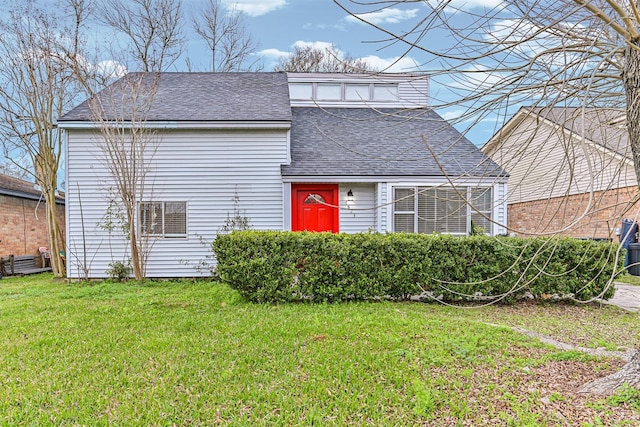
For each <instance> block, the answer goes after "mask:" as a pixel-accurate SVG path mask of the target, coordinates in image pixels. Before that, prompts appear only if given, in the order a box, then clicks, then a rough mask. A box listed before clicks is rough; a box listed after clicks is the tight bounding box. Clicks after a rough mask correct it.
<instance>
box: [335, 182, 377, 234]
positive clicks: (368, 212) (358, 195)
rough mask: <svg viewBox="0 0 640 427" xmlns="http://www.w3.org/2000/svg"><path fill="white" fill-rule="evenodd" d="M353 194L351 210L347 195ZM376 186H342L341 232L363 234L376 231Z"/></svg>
mask: <svg viewBox="0 0 640 427" xmlns="http://www.w3.org/2000/svg"><path fill="white" fill-rule="evenodd" d="M349 190H351V191H352V193H353V204H352V205H351V209H350V208H349V207H346V206H347V193H348V192H349ZM375 204H376V194H375V184H373V183H370V184H357V183H354V184H341V185H340V232H341V233H363V232H367V231H369V230H374V227H375V222H376V221H375V217H376V207H375Z"/></svg>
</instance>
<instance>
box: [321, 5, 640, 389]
mask: <svg viewBox="0 0 640 427" xmlns="http://www.w3.org/2000/svg"><path fill="white" fill-rule="evenodd" d="M334 2H335V3H336V4H338V5H339V6H340V7H342V8H343V9H344V10H345V11H346V12H347V13H349V14H350V15H351V16H352V17H353V18H355V19H357V20H360V21H362V22H365V23H368V24H369V25H371V26H373V27H375V28H377V29H379V30H380V31H381V32H383V33H384V34H385V36H384V40H381V41H383V42H384V43H385V44H389V43H400V44H402V45H404V47H405V48H406V50H405V54H409V53H411V54H412V55H421V56H422V57H424V62H423V64H422V71H424V72H428V73H430V74H432V75H433V76H435V77H436V78H442V79H448V80H449V83H450V85H449V88H450V89H451V90H452V92H451V93H449V94H447V96H446V97H442V96H441V97H440V99H437V100H434V101H435V102H434V104H433V105H432V106H433V107H434V108H442V107H453V106H455V107H457V108H459V109H462V110H463V111H464V113H462V114H460V121H461V122H463V121H469V122H470V123H471V124H470V125H468V127H472V126H473V125H474V124H477V123H478V122H479V121H481V120H483V119H485V118H487V117H491V118H493V120H495V121H496V123H497V127H498V126H500V120H501V119H503V120H504V119H506V118H507V115H509V114H510V113H512V112H513V107H514V106H519V105H527V106H530V107H537V106H540V107H545V108H551V107H554V106H561V107H567V106H571V107H580V108H583V110H586V109H587V108H588V107H595V108H605V107H606V108H620V107H624V108H625V109H626V129H627V132H628V141H629V145H630V147H631V151H632V154H633V161H634V167H635V172H636V176H637V181H638V183H639V184H640V8H639V7H638V4H637V2H635V1H627V0H563V1H555V2H554V1H544V0H524V1H521V0H517V1H516V0H504V1H502V2H498V3H497V6H495V7H483V6H476V7H474V5H473V3H470V4H465V3H464V2H459V1H455V0H447V1H440V2H430V1H428V2H423V3H424V5H425V6H426V7H427V8H428V9H427V10H428V11H427V12H426V13H425V14H424V16H423V17H422V18H421V19H418V20H417V21H416V22H415V23H414V24H412V25H411V26H410V27H409V28H403V29H401V30H394V29H392V28H385V27H383V26H381V25H380V24H376V23H374V22H372V21H375V19H374V18H375V17H376V16H379V14H380V13H381V11H384V10H385V9H390V8H395V7H398V5H399V2H396V1H382V2H381V1H373V0H372V1H365V2H361V1H355V0H334ZM376 22H377V21H376ZM396 28H397V27H396ZM443 32H444V35H445V37H442V34H443ZM431 34H438V35H439V36H440V37H439V41H440V42H439V43H430V41H432V38H431V37H429V36H430V35H431ZM572 120H575V118H574V119H572ZM535 139H536V135H535V134H532V135H531V136H530V138H529V140H528V141H523V144H525V145H526V144H531V143H533V142H534V140H535ZM561 143H562V144H564V147H563V148H564V149H565V151H566V153H567V155H566V160H567V161H566V163H565V164H566V165H567V167H571V164H572V162H573V160H574V159H575V156H574V155H573V154H572V153H571V151H572V150H573V149H574V148H573V146H572V145H570V141H568V140H564V141H562V142H561ZM524 151H525V150H524V149H523V152H524ZM512 161H517V158H516V159H512ZM630 207H631V204H629V206H628V208H630ZM628 208H627V209H628ZM559 231H563V230H559ZM624 382H627V383H629V384H630V385H632V386H635V387H640V351H637V352H636V353H635V355H634V356H633V357H632V358H631V361H630V362H629V364H628V365H627V366H626V367H625V369H623V371H621V373H619V374H616V376H615V378H608V379H603V380H602V381H600V382H597V383H593V384H589V385H588V386H585V388H584V391H589V392H597V393H609V392H612V391H613V390H614V389H615V388H616V387H618V386H620V385H621V384H623V383H624Z"/></svg>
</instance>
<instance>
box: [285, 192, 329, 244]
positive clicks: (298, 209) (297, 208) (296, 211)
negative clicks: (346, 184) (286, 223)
mask: <svg viewBox="0 0 640 427" xmlns="http://www.w3.org/2000/svg"><path fill="white" fill-rule="evenodd" d="M291 196H292V197H291V198H292V200H291V207H292V212H291V229H292V230H293V231H330V232H332V233H337V232H338V231H339V230H338V218H339V209H338V208H337V206H338V185H337V184H291Z"/></svg>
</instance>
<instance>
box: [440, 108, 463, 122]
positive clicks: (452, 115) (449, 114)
mask: <svg viewBox="0 0 640 427" xmlns="http://www.w3.org/2000/svg"><path fill="white" fill-rule="evenodd" d="M465 113H466V110H454V111H445V112H441V113H440V115H441V116H442V118H443V119H445V120H446V121H448V122H452V121H457V120H459V119H460V117H462V116H463V115H464V114H465Z"/></svg>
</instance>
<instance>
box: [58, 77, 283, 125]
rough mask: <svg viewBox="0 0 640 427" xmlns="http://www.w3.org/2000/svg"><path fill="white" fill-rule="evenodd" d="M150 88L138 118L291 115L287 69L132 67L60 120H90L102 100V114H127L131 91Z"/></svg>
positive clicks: (272, 117) (216, 118)
mask: <svg viewBox="0 0 640 427" xmlns="http://www.w3.org/2000/svg"><path fill="white" fill-rule="evenodd" d="M140 82H141V83H140ZM153 89H155V90H156V93H155V96H154V98H153V101H152V105H151V108H150V110H149V113H148V115H147V116H146V118H142V117H141V118H140V119H144V120H146V121H171V122H176V121H178V122H180V121H290V120H291V108H290V104H289V87H288V82H287V75H286V73H263V72H259V73H130V74H127V75H126V76H124V77H123V78H121V79H120V80H118V81H116V82H115V83H113V84H112V85H110V86H109V87H107V88H106V89H104V90H102V91H101V92H99V93H98V94H97V95H96V97H97V98H95V99H97V100H98V101H97V102H96V101H95V100H91V99H90V100H87V101H85V102H83V103H82V104H80V105H78V106H77V107H76V108H74V109H72V110H71V111H69V112H68V113H66V114H65V115H63V116H62V117H61V118H60V119H58V121H59V122H67V121H93V120H94V118H95V114H94V111H95V110H96V105H102V109H103V113H102V115H103V118H104V119H105V120H120V121H122V120H123V118H124V119H125V120H126V119H127V118H129V117H131V115H132V108H131V104H132V103H133V97H132V95H131V93H132V92H138V93H139V92H145V93H146V94H149V93H153V92H152V90H153ZM98 102H99V103H98ZM136 102H137V103H138V104H140V103H144V102H146V100H145V99H142V97H139V98H138V99H137V100H136ZM122 105H125V106H126V107H125V108H124V109H123V108H122ZM138 114H139V112H138Z"/></svg>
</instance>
